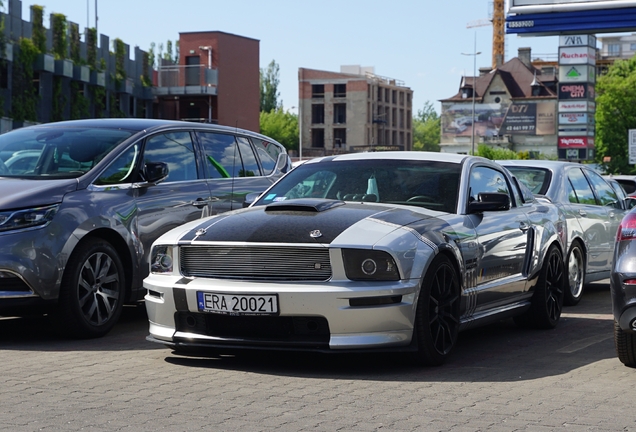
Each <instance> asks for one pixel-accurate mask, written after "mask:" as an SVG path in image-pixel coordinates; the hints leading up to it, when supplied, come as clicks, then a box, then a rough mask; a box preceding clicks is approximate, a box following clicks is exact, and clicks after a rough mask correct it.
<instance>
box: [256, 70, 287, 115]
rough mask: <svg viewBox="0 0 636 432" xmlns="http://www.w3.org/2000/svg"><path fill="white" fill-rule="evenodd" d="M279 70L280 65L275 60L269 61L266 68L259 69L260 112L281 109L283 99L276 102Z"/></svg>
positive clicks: (278, 94)
mask: <svg viewBox="0 0 636 432" xmlns="http://www.w3.org/2000/svg"><path fill="white" fill-rule="evenodd" d="M279 71H280V67H279V66H278V64H277V63H276V61H275V60H272V61H271V62H270V64H269V65H268V66H267V70H263V69H261V112H270V111H274V110H276V109H282V106H283V101H280V104H279V102H278V97H279V96H280V93H279V92H278V84H279V82H280V80H279V78H278V76H279Z"/></svg>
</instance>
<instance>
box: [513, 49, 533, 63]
mask: <svg viewBox="0 0 636 432" xmlns="http://www.w3.org/2000/svg"><path fill="white" fill-rule="evenodd" d="M517 57H519V60H521V63H523V64H524V65H526V66H528V67H529V68H532V48H519V54H518V55H517Z"/></svg>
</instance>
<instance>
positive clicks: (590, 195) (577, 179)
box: [568, 168, 597, 205]
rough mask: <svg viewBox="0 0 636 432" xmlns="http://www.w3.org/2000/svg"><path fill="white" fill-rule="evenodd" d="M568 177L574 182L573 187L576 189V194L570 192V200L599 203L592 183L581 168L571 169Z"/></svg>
mask: <svg viewBox="0 0 636 432" xmlns="http://www.w3.org/2000/svg"><path fill="white" fill-rule="evenodd" d="M568 179H569V180H570V183H572V188H573V189H574V191H573V192H574V195H572V194H570V202H573V203H580V204H589V205H597V202H596V198H595V197H594V192H592V188H591V187H590V183H589V182H588V181H587V179H586V178H585V175H583V172H582V171H581V169H580V168H573V169H571V170H569V171H568Z"/></svg>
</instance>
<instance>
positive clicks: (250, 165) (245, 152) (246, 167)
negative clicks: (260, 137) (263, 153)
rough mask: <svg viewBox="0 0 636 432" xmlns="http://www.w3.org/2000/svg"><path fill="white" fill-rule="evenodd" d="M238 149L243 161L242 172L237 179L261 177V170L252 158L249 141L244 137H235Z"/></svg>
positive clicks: (254, 158)
mask: <svg viewBox="0 0 636 432" xmlns="http://www.w3.org/2000/svg"><path fill="white" fill-rule="evenodd" d="M236 140H237V141H238V145H239V149H240V150H241V158H242V159H243V171H242V172H241V173H239V177H254V176H260V175H261V169H260V168H259V166H258V162H257V161H256V156H254V150H253V149H252V145H251V144H250V142H249V140H248V139H247V138H245V137H236Z"/></svg>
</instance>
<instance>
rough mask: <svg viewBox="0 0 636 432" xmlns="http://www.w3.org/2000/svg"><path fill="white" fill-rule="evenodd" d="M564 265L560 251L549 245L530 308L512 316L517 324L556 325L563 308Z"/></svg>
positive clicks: (540, 326)
mask: <svg viewBox="0 0 636 432" xmlns="http://www.w3.org/2000/svg"><path fill="white" fill-rule="evenodd" d="M564 267H565V266H564V264H563V255H562V254H561V251H559V249H558V248H557V247H556V246H554V245H552V246H550V249H548V253H547V254H546V257H545V261H544V262H543V267H541V272H540V273H539V279H538V280H537V284H536V285H535V287H534V294H533V296H532V300H531V305H530V309H528V310H527V311H526V312H525V313H524V314H523V315H519V316H516V317H515V318H514V320H515V322H516V323H517V324H518V325H520V326H523V327H535V328H543V329H551V328H554V327H556V325H557V323H558V322H559V319H560V318H561V311H562V310H563V295H564V292H563V291H564V287H565V286H566V281H565V271H564Z"/></svg>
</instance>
